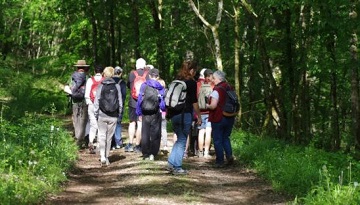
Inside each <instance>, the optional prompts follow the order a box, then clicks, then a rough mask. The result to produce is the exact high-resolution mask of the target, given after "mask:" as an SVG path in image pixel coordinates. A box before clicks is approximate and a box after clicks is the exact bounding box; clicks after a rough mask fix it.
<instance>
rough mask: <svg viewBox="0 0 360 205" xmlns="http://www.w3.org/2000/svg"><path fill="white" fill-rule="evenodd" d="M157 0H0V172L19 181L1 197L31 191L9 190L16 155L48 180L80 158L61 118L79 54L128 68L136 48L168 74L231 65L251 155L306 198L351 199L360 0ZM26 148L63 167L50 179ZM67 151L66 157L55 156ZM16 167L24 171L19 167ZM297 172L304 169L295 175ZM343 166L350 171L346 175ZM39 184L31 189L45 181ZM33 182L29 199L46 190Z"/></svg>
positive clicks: (279, 183)
mask: <svg viewBox="0 0 360 205" xmlns="http://www.w3.org/2000/svg"><path fill="white" fill-rule="evenodd" d="M161 2H162V1H156V0H148V1H114V0H110V1H96V0H89V1H75V0H63V1H55V0H49V1H43V0H37V1H19V0H9V1H2V2H1V3H0V76H1V78H0V85H1V86H0V96H1V97H0V100H1V116H0V117H1V118H0V119H1V133H0V134H1V136H0V137H1V138H2V141H1V143H2V144H1V146H2V147H5V148H4V149H1V151H0V155H1V158H2V159H3V162H1V166H0V169H1V175H0V176H1V180H9V181H11V180H12V181H13V184H14V186H13V188H11V186H10V185H11V184H12V183H1V186H5V187H1V189H4V190H5V189H6V190H9V191H5V192H0V193H7V194H5V195H4V196H1V197H12V196H17V197H18V198H23V197H19V196H20V195H18V194H19V193H17V191H10V190H23V189H20V188H21V187H19V186H20V184H19V183H17V182H18V180H20V178H21V176H22V173H23V172H24V171H21V170H22V169H20V167H23V168H24V170H30V169H33V170H34V172H33V173H34V177H35V178H36V177H37V176H38V174H40V175H41V176H42V175H44V177H45V178H46V180H44V183H43V185H39V187H41V186H45V185H46V186H47V185H50V184H51V185H52V184H56V181H58V180H57V179H56V178H58V179H59V181H60V178H61V177H59V175H58V174H56V173H58V172H59V173H60V172H61V171H62V170H65V169H66V168H67V166H65V165H63V163H65V164H67V163H68V162H70V161H72V160H73V159H74V154H75V148H74V147H72V142H70V141H68V140H66V139H69V137H68V135H69V133H66V132H65V129H64V128H61V127H62V123H61V122H62V120H61V119H59V117H58V116H59V115H60V116H63V115H65V114H68V110H67V108H66V107H67V100H66V97H65V96H64V94H63V93H62V91H61V89H62V88H61V85H62V84H64V83H66V82H67V81H68V78H69V76H70V74H71V72H72V71H73V70H74V69H73V64H74V63H75V62H76V60H78V59H85V60H87V62H88V63H89V64H91V65H96V64H102V65H105V66H107V65H112V66H115V65H120V66H122V67H123V68H124V72H125V73H128V72H129V71H130V70H131V69H133V67H134V61H135V59H136V58H138V57H144V58H145V59H146V60H147V61H148V63H149V64H152V65H154V66H155V67H156V68H159V70H160V72H161V75H162V77H163V78H164V79H165V80H166V82H170V80H171V79H172V78H173V77H174V76H175V73H176V70H177V69H178V68H179V65H180V63H181V61H182V60H183V59H184V58H185V57H191V56H192V55H193V57H194V59H196V60H197V61H198V62H199V65H200V66H202V67H207V68H212V69H223V70H224V71H225V72H226V73H227V74H228V79H229V81H230V82H232V83H233V84H234V85H235V87H236V89H237V92H238V93H239V96H240V98H241V106H242V107H241V113H240V115H239V117H238V121H237V128H238V129H239V130H241V133H243V132H246V133H251V134H254V135H256V136H259V137H256V138H255V139H256V140H249V139H252V137H251V138H249V139H247V138H246V140H241V139H243V138H241V137H238V136H239V135H240V134H235V135H234V139H235V140H237V138H239V139H238V140H240V141H241V143H240V142H239V143H240V144H241V146H244V147H242V148H241V149H240V150H242V152H244V153H241V155H242V158H244V160H246V161H247V162H249V163H250V164H252V165H254V166H255V167H257V169H259V172H260V173H261V174H263V175H264V176H267V177H270V178H271V179H273V178H274V179H275V180H274V186H275V187H278V188H279V190H284V191H288V192H289V193H290V194H293V195H294V196H295V195H297V196H298V197H299V198H301V197H302V196H305V195H308V196H309V197H307V198H306V200H313V201H314V202H308V203H309V204H311V203H316V200H318V199H322V198H325V199H326V197H325V195H326V194H327V193H328V195H329V197H330V196H332V197H337V196H338V198H336V200H338V204H341V203H342V201H343V200H347V199H349V200H351V199H352V198H351V197H348V196H347V195H346V193H348V194H349V195H351V194H352V196H354V200H355V199H356V197H358V195H359V193H358V190H357V188H354V186H353V185H354V184H357V183H354V182H356V180H357V179H358V176H356V174H357V173H359V171H358V170H357V171H356V173H355V171H354V170H356V169H357V168H358V166H359V165H358V163H357V161H356V160H354V159H358V156H359V154H358V152H359V148H360V109H359V107H360V105H359V75H358V70H359V66H360V63H359V58H358V53H357V50H358V45H359V43H358V40H357V39H358V38H357V35H358V34H359V27H360V24H359V23H358V22H359V17H358V14H357V13H359V12H360V2H359V1H358V0H354V1H344V0H336V1H335V0H331V1H326V2H325V1H324V2H323V1H311V0H301V1H271V0H267V1H245V0H232V1H230V0H224V1H223V0H218V1H216V3H215V1H194V2H193V1H191V0H189V1H177V0H170V1H166V2H162V3H161ZM192 2H193V3H195V4H192ZM191 5H192V6H191ZM194 7H196V8H194ZM194 10H195V11H198V10H199V13H198V14H196V12H194ZM198 15H201V17H202V18H199V17H198ZM216 17H217V18H216ZM220 17H221V19H220ZM186 54H188V55H186ZM125 77H126V76H125ZM55 116H57V117H55ZM51 125H53V126H55V127H59V131H58V132H59V133H61V134H59V135H60V136H62V137H58V138H56V139H55V140H59V143H60V145H58V146H59V147H60V148H62V149H63V147H66V148H67V149H70V150H68V152H67V153H57V151H56V150H57V149H50V151H48V149H47V148H48V147H46V146H52V145H51V144H53V143H49V142H50V141H51V137H48V136H50V134H51V132H50V127H51ZM45 136H46V137H45ZM264 138H265V139H264ZM29 139H30V140H29ZM45 139H46V140H49V141H46V140H45ZM274 141H275V142H279V144H278V143H275V144H273V143H274ZM54 143H55V142H54ZM56 143H57V141H56ZM298 146H301V147H298ZM6 147H9V148H6ZM14 147H16V149H14ZM267 147H268V148H269V149H265V148H267ZM9 150H11V151H9ZM13 150H16V151H13ZM20 150H24V151H20ZM33 150H34V152H32V151H33ZM322 150H324V151H327V152H324V151H322ZM328 152H330V153H328ZM24 153H25V155H24ZM29 153H35V155H36V159H37V158H41V159H43V160H44V163H45V162H47V160H48V161H54V164H57V165H54V166H55V167H60V168H61V171H60V169H59V170H58V171H49V172H51V173H53V174H52V176H53V178H52V177H50V178H51V179H50V178H49V177H48V176H49V175H47V174H46V173H47V171H44V170H43V171H39V170H35V169H34V168H32V167H33V165H32V164H31V163H29V162H33V161H34V159H32V158H31V157H32V156H33V155H31V154H29ZM257 153H258V154H257ZM59 154H60V155H62V157H55V158H56V159H57V160H59V161H58V162H57V160H51V159H52V158H54V156H57V155H59ZM18 156H19V157H18ZM20 156H23V157H24V158H23V157H20ZM34 157H35V156H34ZM19 160H20V161H21V164H20V165H19ZM262 160H264V161H262ZM277 160H279V161H277ZM36 162H38V161H36ZM39 163H41V162H39ZM298 163H299V164H300V165H299V166H297V164H298ZM30 164H31V165H30ZM37 165H38V164H36V166H37ZM350 165H351V166H350ZM30 167H31V168H30ZM47 167H48V168H49V169H51V170H56V169H57V168H51V166H47ZM282 167H284V168H282ZM296 167H299V168H296ZM347 167H349V168H347ZM350 167H351V168H352V169H351V170H350ZM272 168H273V169H274V170H278V171H272V170H273V169H272ZM16 170H20V171H19V174H16V175H15V174H13V173H15V171H16ZM319 170H320V171H319ZM342 170H343V173H344V174H343V175H342V174H341V171H342ZM26 173H28V172H26ZM300 174H304V176H303V177H297V176H300ZM27 175H28V174H26V175H24V176H27ZM351 175H352V178H351V179H350V176H351ZM15 176H16V177H15ZM29 176H31V174H29ZM320 176H322V178H321V179H319V178H320ZM338 176H343V177H340V178H341V180H340V182H339V178H338ZM17 177H18V178H17ZM28 180H32V177H28ZM47 180H50V182H49V181H47ZM301 180H303V181H301ZM23 181H24V183H27V182H26V180H23ZM319 181H320V182H319ZM1 182H3V181H1ZM7 184H9V186H8V185H7ZM29 184H31V186H33V184H34V183H29ZM286 184H288V185H286ZM322 185H324V186H322ZM347 185H350V186H347ZM24 186H27V185H24ZM29 186H30V185H29ZM313 186H314V187H313ZM39 187H35V186H34V187H32V189H29V190H39V191H41V192H44V190H45V189H44V188H39ZM352 189H354V192H352V191H353V190H352ZM24 190H26V189H24ZM46 190H48V189H46ZM310 190H312V191H311V192H309V191H310ZM0 191H3V190H0ZM339 192H340V193H342V194H341V195H338V193H339ZM353 193H354V194H353ZM28 194H29V200H28V202H31V201H33V200H32V198H31V197H33V198H34V199H35V198H38V197H37V196H38V195H36V194H30V193H28ZM23 195H25V194H24V193H21V196H23ZM317 197H318V198H317ZM342 197H343V198H342ZM7 199H8V198H4V200H7ZM329 200H330V199H329ZM326 203H329V204H330V202H326ZM349 203H350V202H349ZM319 204H321V203H320V202H319ZM344 204H346V203H344Z"/></svg>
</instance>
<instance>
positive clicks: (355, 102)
mask: <svg viewBox="0 0 360 205" xmlns="http://www.w3.org/2000/svg"><path fill="white" fill-rule="evenodd" d="M355 9H356V7H355V2H354V1H353V5H352V10H351V12H350V13H349V16H350V18H351V20H352V22H351V23H352V24H353V33H352V35H351V39H350V54H351V111H352V112H351V113H352V134H353V137H354V139H355V147H356V149H357V150H360V119H359V117H360V114H359V73H358V69H359V66H358V65H359V61H358V56H357V51H358V48H357V45H358V40H357V34H356V26H355V25H357V20H356V19H357V14H356V11H355Z"/></svg>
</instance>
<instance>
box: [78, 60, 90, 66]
mask: <svg viewBox="0 0 360 205" xmlns="http://www.w3.org/2000/svg"><path fill="white" fill-rule="evenodd" d="M74 66H75V67H89V65H87V64H86V61H85V60H78V61H77V63H76V64H75V65H74Z"/></svg>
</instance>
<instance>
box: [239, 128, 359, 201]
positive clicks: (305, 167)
mask: <svg viewBox="0 0 360 205" xmlns="http://www.w3.org/2000/svg"><path fill="white" fill-rule="evenodd" d="M232 142H233V147H234V153H235V155H237V157H238V159H239V160H240V163H245V164H246V165H247V166H249V167H251V168H254V169H256V171H257V173H259V175H261V176H262V177H264V178H265V179H267V180H269V181H270V182H271V184H272V186H273V187H274V189H275V190H276V191H278V192H281V193H284V194H287V195H289V196H294V198H295V199H294V201H293V202H291V203H292V204H319V205H320V204H339V205H340V204H359V203H360V191H359V186H358V180H359V179H360V172H359V171H360V164H359V163H358V162H357V161H356V160H354V159H352V158H351V157H349V156H348V155H344V154H341V153H329V152H325V151H323V150H319V149H315V148H312V147H300V146H293V145H288V144H285V143H284V142H281V141H278V140H274V139H271V138H261V137H258V136H254V135H251V134H248V133H245V132H241V131H238V132H235V133H234V134H233V136H232Z"/></svg>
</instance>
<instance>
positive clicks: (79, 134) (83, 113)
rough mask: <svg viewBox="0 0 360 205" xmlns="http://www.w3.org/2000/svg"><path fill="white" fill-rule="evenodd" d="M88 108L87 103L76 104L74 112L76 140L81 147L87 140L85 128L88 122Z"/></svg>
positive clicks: (73, 108)
mask: <svg viewBox="0 0 360 205" xmlns="http://www.w3.org/2000/svg"><path fill="white" fill-rule="evenodd" d="M87 109H88V106H87V105H86V103H85V102H79V103H74V104H73V106H72V111H73V125H74V131H75V138H76V140H77V144H78V145H81V143H82V141H83V140H84V138H85V128H86V124H87V121H88V110H87Z"/></svg>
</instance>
